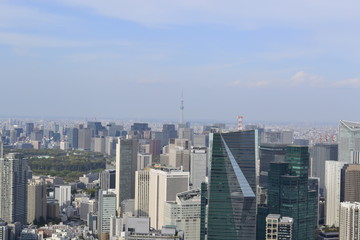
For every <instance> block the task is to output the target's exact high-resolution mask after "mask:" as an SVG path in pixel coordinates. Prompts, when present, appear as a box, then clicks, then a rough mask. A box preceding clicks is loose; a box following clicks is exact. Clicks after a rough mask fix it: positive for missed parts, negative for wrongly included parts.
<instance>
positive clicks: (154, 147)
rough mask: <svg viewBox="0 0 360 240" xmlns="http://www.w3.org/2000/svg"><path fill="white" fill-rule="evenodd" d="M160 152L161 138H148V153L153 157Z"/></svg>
mask: <svg viewBox="0 0 360 240" xmlns="http://www.w3.org/2000/svg"><path fill="white" fill-rule="evenodd" d="M160 153H161V140H160V139H151V140H150V154H151V155H152V156H153V157H155V156H159V155H160Z"/></svg>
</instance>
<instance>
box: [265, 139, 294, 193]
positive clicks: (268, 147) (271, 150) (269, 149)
mask: <svg viewBox="0 0 360 240" xmlns="http://www.w3.org/2000/svg"><path fill="white" fill-rule="evenodd" d="M286 146H287V145H284V144H270V143H263V144H261V145H260V148H259V150H260V151H259V157H260V177H259V185H260V186H261V187H264V188H267V187H268V174H269V169H270V163H272V162H284V160H285V152H286V151H285V149H286Z"/></svg>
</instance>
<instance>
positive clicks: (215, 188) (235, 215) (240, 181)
mask: <svg viewBox="0 0 360 240" xmlns="http://www.w3.org/2000/svg"><path fill="white" fill-rule="evenodd" d="M257 141H258V136H257V130H250V131H240V132H230V133H212V134H210V149H211V157H210V170H209V184H208V212H207V221H208V222H207V239H208V240H217V239H224V240H226V239H229V240H230V239H231V240H233V239H248V240H250V239H254V240H255V238H256V169H257V161H256V160H257V158H258V156H257V146H258V143H257Z"/></svg>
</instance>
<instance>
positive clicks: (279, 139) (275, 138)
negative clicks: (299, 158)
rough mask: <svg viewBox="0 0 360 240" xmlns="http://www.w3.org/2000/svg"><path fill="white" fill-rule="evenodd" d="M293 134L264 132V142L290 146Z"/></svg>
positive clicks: (287, 132)
mask: <svg viewBox="0 0 360 240" xmlns="http://www.w3.org/2000/svg"><path fill="white" fill-rule="evenodd" d="M293 135H294V133H293V132H292V131H280V132H277V131H272V132H265V133H264V136H265V142H266V143H272V144H286V145H289V144H292V143H293V141H294V136H293Z"/></svg>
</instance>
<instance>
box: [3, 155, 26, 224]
mask: <svg viewBox="0 0 360 240" xmlns="http://www.w3.org/2000/svg"><path fill="white" fill-rule="evenodd" d="M27 174H28V164H27V160H26V159H23V158H22V157H21V155H19V154H16V153H9V154H7V155H6V156H5V157H4V158H0V182H1V185H0V218H1V219H3V220H4V221H6V222H8V223H13V222H21V223H22V224H26V223H27Z"/></svg>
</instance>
